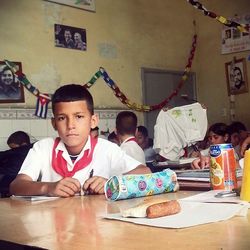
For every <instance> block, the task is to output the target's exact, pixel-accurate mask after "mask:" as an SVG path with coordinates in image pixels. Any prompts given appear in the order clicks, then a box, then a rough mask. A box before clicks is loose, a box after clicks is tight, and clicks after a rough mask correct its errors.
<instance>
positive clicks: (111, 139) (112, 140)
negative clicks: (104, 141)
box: [108, 131, 119, 145]
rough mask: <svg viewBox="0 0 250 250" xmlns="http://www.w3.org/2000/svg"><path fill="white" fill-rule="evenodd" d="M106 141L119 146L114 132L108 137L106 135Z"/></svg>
mask: <svg viewBox="0 0 250 250" xmlns="http://www.w3.org/2000/svg"><path fill="white" fill-rule="evenodd" d="M108 140H109V141H111V142H113V143H115V144H117V145H119V141H118V138H117V135H116V133H115V131H113V132H111V133H110V134H109V135H108Z"/></svg>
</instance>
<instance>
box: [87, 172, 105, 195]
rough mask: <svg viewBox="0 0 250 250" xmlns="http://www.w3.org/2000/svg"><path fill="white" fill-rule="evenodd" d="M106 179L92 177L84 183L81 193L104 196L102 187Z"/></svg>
mask: <svg viewBox="0 0 250 250" xmlns="http://www.w3.org/2000/svg"><path fill="white" fill-rule="evenodd" d="M106 181H107V179H105V178H103V177H100V176H93V177H91V178H89V179H88V180H86V181H85V183H84V185H83V191H88V192H89V193H90V194H104V185H105V183H106Z"/></svg>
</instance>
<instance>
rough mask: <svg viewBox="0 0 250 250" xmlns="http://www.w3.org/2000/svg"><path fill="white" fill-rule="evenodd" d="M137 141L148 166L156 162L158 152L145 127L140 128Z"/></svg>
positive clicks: (138, 128)
mask: <svg viewBox="0 0 250 250" xmlns="http://www.w3.org/2000/svg"><path fill="white" fill-rule="evenodd" d="M136 141H137V143H138V145H139V146H140V147H141V148H142V150H143V151H144V154H145V159H146V164H149V163H152V162H154V161H155V158H156V152H155V151H154V149H153V139H152V138H149V137H148V130H147V128H146V127H145V126H138V127H137V132H136Z"/></svg>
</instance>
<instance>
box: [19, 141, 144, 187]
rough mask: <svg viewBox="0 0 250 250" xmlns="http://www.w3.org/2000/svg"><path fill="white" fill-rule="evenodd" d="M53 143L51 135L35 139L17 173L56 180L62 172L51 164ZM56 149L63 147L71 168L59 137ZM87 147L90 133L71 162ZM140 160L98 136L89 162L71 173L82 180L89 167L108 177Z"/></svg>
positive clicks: (88, 146)
mask: <svg viewBox="0 0 250 250" xmlns="http://www.w3.org/2000/svg"><path fill="white" fill-rule="evenodd" d="M53 145H54V139H53V138H46V139H42V140H40V141H38V142H36V143H35V144H34V146H33V148H32V149H31V150H30V151H29V153H28V155H27V157H26V158H25V160H24V162H23V164H22V167H21V169H20V171H19V174H26V175H28V176H30V177H31V179H32V180H33V181H37V180H39V181H42V182H56V181H59V180H60V179H62V176H61V175H59V174H58V173H56V172H55V170H54V169H53V168H52V165H51V162H52V150H53ZM59 149H60V150H62V151H63V154H62V156H63V158H64V159H65V160H66V161H67V167H68V170H72V168H73V163H72V161H71V159H70V156H69V154H68V151H67V150H66V148H65V145H64V143H63V142H62V141H60V142H59V144H58V145H57V147H56V152H58V151H59ZM87 149H90V137H89V138H88V141H87V143H86V145H85V146H84V148H83V150H82V151H81V153H80V154H79V156H78V157H77V159H76V161H75V163H76V162H77V161H78V160H79V159H80V158H81V157H82V155H83V154H84V151H85V150H87ZM140 164H141V163H140V162H138V161H137V160H135V159H133V158H132V157H130V156H128V155H126V153H125V152H124V151H122V150H121V149H120V147H119V146H118V145H116V144H115V143H112V142H110V141H107V140H105V139H102V138H98V142H97V144H96V146H95V149H94V154H93V159H92V161H91V163H90V164H89V165H88V166H86V167H85V168H83V169H81V170H79V171H77V172H76V173H75V174H74V176H72V177H74V178H76V179H78V180H79V182H80V183H84V182H85V180H87V179H88V178H89V173H90V171H91V170H92V169H93V171H94V176H101V177H104V178H106V179H108V178H110V177H111V176H113V175H121V174H124V173H126V172H129V171H131V170H133V169H134V168H136V167H137V166H138V165H140Z"/></svg>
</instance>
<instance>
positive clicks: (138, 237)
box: [0, 191, 250, 250]
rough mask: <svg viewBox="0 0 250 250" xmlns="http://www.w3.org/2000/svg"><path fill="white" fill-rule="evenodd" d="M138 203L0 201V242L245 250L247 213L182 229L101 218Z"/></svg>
mask: <svg viewBox="0 0 250 250" xmlns="http://www.w3.org/2000/svg"><path fill="white" fill-rule="evenodd" d="M196 193H199V192H197V191H196V192H194V191H192V192H191V191H179V192H177V193H168V194H163V195H161V196H165V197H167V198H168V199H178V198H183V197H186V196H190V195H192V194H196ZM154 197H156V196H154ZM158 197H159V196H158ZM139 199H144V198H139ZM139 199H131V200H124V201H116V202H108V201H107V200H106V199H105V197H104V196H103V195H89V196H83V197H79V196H78V197H73V198H65V199H63V198H60V199H56V200H53V201H47V202H41V203H36V202H33V203H31V202H29V201H19V200H13V199H10V198H4V199H0V240H5V241H10V242H15V243H19V244H23V245H29V246H36V247H41V248H45V249H58V250H63V249H88V250H91V249H102V250H103V249H107V250H110V249H111V250H112V249H131V250H135V249H143V250H145V249H185V250H186V249H241V250H242V249H250V237H249V236H250V209H249V211H248V215H247V217H233V218H231V219H229V220H226V221H222V222H217V223H211V224H205V225H200V226H195V227H190V228H185V229H166V228H157V227H149V226H142V225H135V224H132V223H127V222H121V221H114V220H106V219H102V215H103V214H106V213H117V212H119V209H120V208H125V207H128V206H131V205H133V204H134V203H136V202H137V203H138V201H139ZM13 249H14V248H13ZM20 249H21V248H20ZM23 249H25V248H23Z"/></svg>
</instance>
